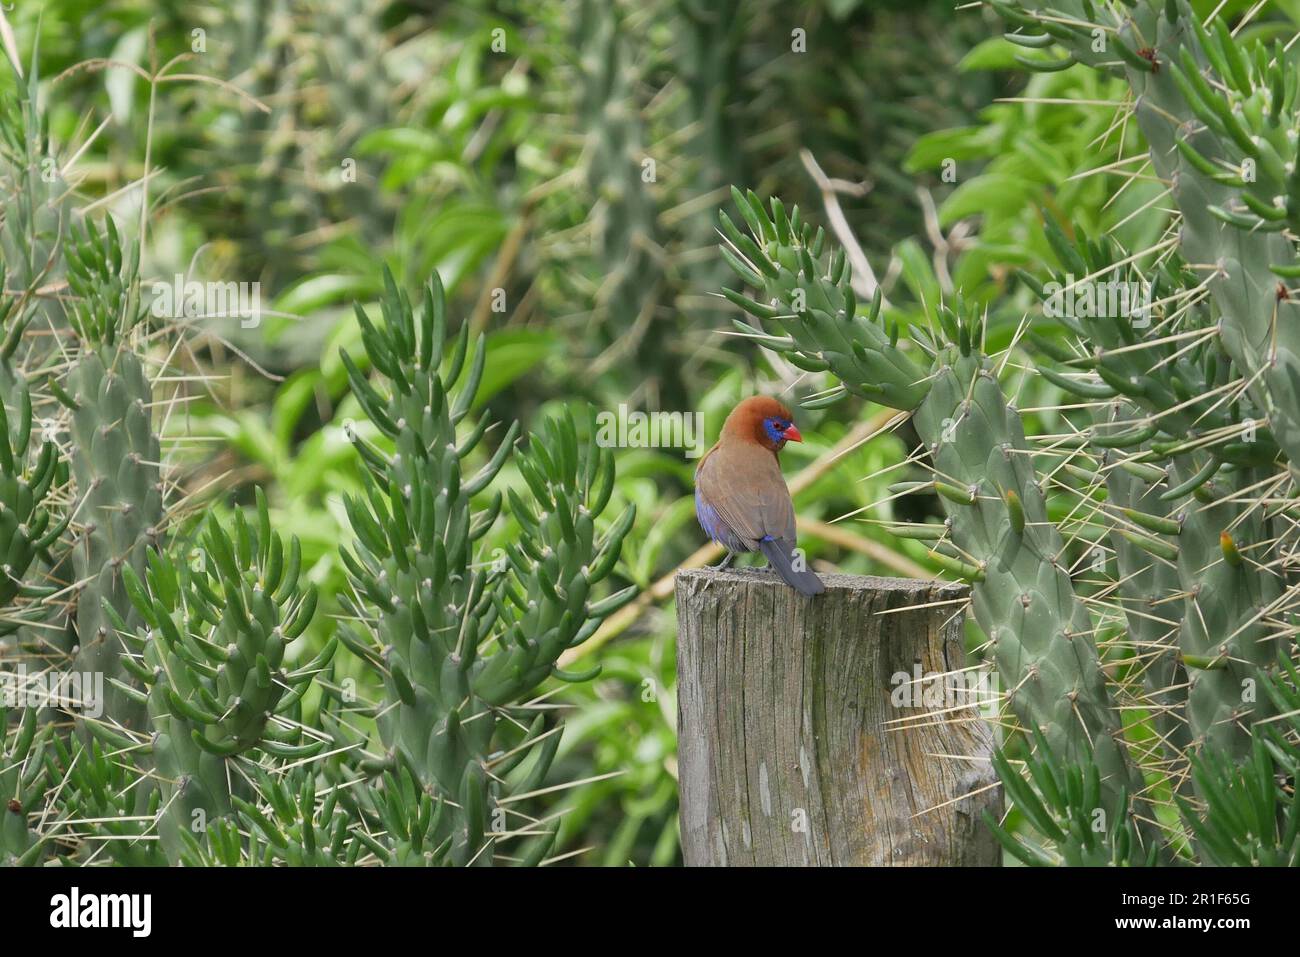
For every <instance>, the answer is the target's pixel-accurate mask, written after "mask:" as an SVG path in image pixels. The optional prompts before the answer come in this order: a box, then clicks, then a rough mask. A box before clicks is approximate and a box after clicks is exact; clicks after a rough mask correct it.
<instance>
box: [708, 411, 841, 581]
mask: <svg viewBox="0 0 1300 957" xmlns="http://www.w3.org/2000/svg"><path fill="white" fill-rule="evenodd" d="M802 441H803V435H802V434H801V433H800V432H799V429H798V428H797V427H796V426H795V424H794V418H793V416H791V414H790V410H789V409H787V408H786V407H785V406H784V405H782V404H781V403H780V402H778V401H777V400H776V399H773V398H771V397H769V396H763V395H757V396H752V397H751V398H748V399H745V400H744V401H743V402H741V403H740V404H739V405H737V406H736V407H735V408H734V409H733V410H732V411H731V414H730V415H729V416H727V420H726V422H724V423H723V424H722V435H721V437H720V438H719V439H718V442H717V444H716V445H714V446H713V448H711V449H709V451H707V452H705V453H704V457H703V458H702V459H700V464H699V465H698V466H696V469H695V516H696V518H698V519H699V522H700V527H701V528H703V529H704V533H705V534H706V535H708V536H709V538H711V539H713V541H715V542H717V543H718V544H719V545H721V546H722V547H723V548H725V549H726V550H727V557H726V558H725V559H723V561H722V563H721V564H720V565H718V566H717V567H718V568H726V567H727V566H728V565H729V564H731V561H732V559H734V558H735V556H736V554H737V553H739V552H755V551H758V552H762V553H763V554H764V555H765V556H766V557H767V561H768V564H769V565H771V567H772V568H773V569H775V570H776V572H777V574H778V575H780V576H781V578H783V579H784V580H785V582H786V584H788V585H790V586H791V587H792V588H794V589H795V591H797V592H799V594H801V595H818V594H821V593H822V592H823V591H825V590H826V586H825V585H824V584H822V580H821V579H820V578H818V577H817V575H816V574H814V573H813V572H812V571H809V570H808V569H806V568H796V567H795V563H794V560H793V559H794V555H793V553H794V549H795V525H794V503H793V502H791V501H790V490H789V489H788V488H787V487H786V484H785V479H784V477H782V475H781V465H780V463H779V461H778V460H777V453H778V452H780V451H781V450H782V449H783V448H785V444H786V443H787V442H802ZM800 564H802V562H800Z"/></svg>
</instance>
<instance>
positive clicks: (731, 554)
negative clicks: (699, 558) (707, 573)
mask: <svg viewBox="0 0 1300 957" xmlns="http://www.w3.org/2000/svg"><path fill="white" fill-rule="evenodd" d="M735 559H736V553H735V552H727V557H726V558H724V559H723V560H722V561H720V562H718V564H716V565H710V566H709V568H711V569H712V570H713V571H715V572H720V571H723V570H724V569H726V568H727V567H729V566H730V565H731V563H732V562H733V561H735Z"/></svg>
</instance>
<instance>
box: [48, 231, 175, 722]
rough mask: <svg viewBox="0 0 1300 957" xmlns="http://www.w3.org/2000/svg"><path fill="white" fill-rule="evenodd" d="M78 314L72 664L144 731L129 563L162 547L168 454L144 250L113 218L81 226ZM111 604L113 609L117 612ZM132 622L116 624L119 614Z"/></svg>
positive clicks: (70, 384)
mask: <svg viewBox="0 0 1300 957" xmlns="http://www.w3.org/2000/svg"><path fill="white" fill-rule="evenodd" d="M65 255H66V256H67V259H68V283H69V286H70V287H71V289H72V291H73V293H74V295H75V297H76V298H75V300H74V307H73V309H71V310H70V311H69V315H68V318H69V321H70V322H71V323H72V324H73V326H74V328H75V329H76V331H77V333H78V335H79V336H80V337H81V340H82V342H83V349H82V352H81V354H80V356H79V357H78V358H77V360H76V362H75V363H74V364H73V367H72V369H71V370H70V371H69V373H68V377H67V382H66V385H65V386H63V387H62V388H60V389H59V391H58V393H57V394H58V395H59V396H60V400H61V401H62V402H63V403H64V404H65V405H66V406H68V408H69V409H70V410H71V413H72V421H71V436H70V438H71V443H72V455H71V464H72V474H73V477H74V479H75V482H76V487H77V489H78V492H79V495H80V498H79V500H78V502H77V506H76V510H75V515H74V517H73V522H74V525H73V528H74V531H76V533H77V543H76V547H75V549H74V550H73V553H72V557H73V569H74V571H75V574H76V577H77V582H78V585H79V593H78V598H77V612H76V627H77V642H78V647H77V650H76V654H75V657H74V660H73V668H74V670H77V671H82V672H95V673H100V674H103V675H104V676H105V681H106V682H111V683H112V690H107V689H106V692H105V693H106V694H107V695H108V697H109V699H110V701H109V705H108V707H107V709H106V710H107V711H108V712H109V713H110V714H112V715H114V716H115V717H116V718H117V720H118V721H119V722H120V724H121V725H122V726H123V727H124V728H130V729H140V728H142V727H143V725H144V709H143V706H142V704H141V703H140V702H138V701H136V700H135V699H134V698H133V697H132V695H131V693H130V690H129V689H130V687H131V684H132V682H131V677H130V675H129V674H128V673H127V672H126V671H125V670H124V666H123V657H124V648H123V646H122V643H121V639H120V637H119V635H118V630H122V631H126V632H131V631H133V630H134V627H135V623H136V618H135V613H134V611H133V610H132V608H131V605H130V602H129V600H128V597H127V593H126V588H125V569H126V568H128V567H130V568H132V569H133V570H134V571H135V572H136V573H137V574H140V573H141V572H142V571H143V566H144V558H145V549H146V547H147V546H148V545H150V544H153V545H157V544H159V542H160V534H161V528H162V523H163V496H162V481H161V475H160V469H159V464H160V462H161V459H162V453H161V449H160V446H159V442H158V437H157V435H156V434H155V433H154V431H153V423H152V408H153V389H152V387H151V385H150V382H149V377H148V375H147V374H146V372H145V369H144V365H143V363H142V362H141V361H140V357H139V356H138V355H136V353H135V352H134V351H133V349H132V346H131V342H130V338H129V337H130V334H131V331H132V330H133V329H134V328H135V325H136V323H137V322H138V321H139V320H140V318H141V314H142V310H141V309H140V304H139V290H138V277H137V272H138V265H139V253H138V247H135V246H132V248H131V250H130V251H128V252H124V251H123V248H122V242H121V240H120V239H119V237H118V235H117V230H116V227H115V226H114V224H113V221H112V220H111V219H110V220H109V221H108V226H107V229H106V231H105V232H104V233H102V234H101V233H100V232H99V230H98V229H97V228H96V227H94V226H93V225H92V224H87V227H86V229H85V230H84V231H74V232H73V233H72V235H71V238H70V242H69V245H68V248H67V249H66V250H65ZM110 610H111V611H110ZM113 611H115V612H116V614H117V615H118V616H119V617H120V618H121V619H122V621H123V622H124V625H125V627H124V628H121V629H114V627H113V622H112V619H111V618H110V614H111V612H113Z"/></svg>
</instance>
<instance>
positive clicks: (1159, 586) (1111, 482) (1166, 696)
mask: <svg viewBox="0 0 1300 957" xmlns="http://www.w3.org/2000/svg"><path fill="white" fill-rule="evenodd" d="M1133 411H1134V410H1133V407H1132V406H1131V405H1127V404H1126V403H1116V404H1114V405H1112V406H1111V407H1110V409H1109V420H1110V423H1111V424H1112V426H1113V425H1114V423H1116V422H1125V421H1127V420H1128V419H1129V418H1131V415H1132V413H1133ZM1112 459H1114V461H1112ZM1125 464H1126V463H1125V462H1124V461H1123V459H1122V457H1121V456H1119V455H1118V454H1116V453H1115V452H1113V451H1109V450H1108V451H1107V452H1106V454H1105V456H1104V457H1103V460H1102V466H1103V468H1104V470H1105V476H1106V493H1107V500H1108V503H1109V506H1110V509H1111V514H1110V516H1109V518H1110V520H1111V522H1113V524H1112V527H1111V529H1110V534H1109V541H1110V545H1111V547H1112V548H1113V549H1114V551H1115V559H1116V565H1117V567H1118V576H1117V582H1118V592H1119V596H1120V600H1121V603H1122V606H1123V611H1124V621H1125V625H1126V627H1127V633H1128V638H1127V644H1128V646H1129V647H1130V649H1131V650H1132V652H1133V656H1134V658H1135V659H1136V660H1137V662H1138V664H1137V668H1138V671H1139V673H1140V675H1141V680H1142V685H1143V689H1144V695H1145V697H1144V703H1145V704H1146V705H1147V706H1148V707H1149V708H1151V710H1152V712H1153V714H1154V720H1155V725H1156V729H1157V731H1158V733H1159V736H1160V742H1161V750H1162V751H1163V753H1164V755H1165V760H1164V768H1163V770H1164V771H1166V772H1167V773H1171V774H1172V773H1177V771H1179V770H1180V769H1181V767H1182V764H1183V761H1184V760H1185V755H1186V753H1187V746H1188V745H1189V744H1190V743H1191V740H1192V735H1191V733H1190V731H1189V730H1188V726H1187V721H1186V718H1185V717H1184V715H1183V713H1182V712H1183V708H1182V706H1183V702H1184V700H1185V697H1186V691H1185V687H1186V683H1187V672H1186V669H1185V668H1184V667H1183V663H1182V660H1181V657H1180V654H1179V646H1178V636H1179V629H1180V626H1181V624H1182V615H1183V602H1182V600H1181V598H1180V596H1181V594H1182V587H1181V582H1180V579H1179V576H1178V568H1177V565H1176V563H1174V562H1171V561H1170V560H1169V559H1167V558H1162V557H1159V556H1156V555H1154V554H1152V552H1151V551H1150V549H1149V548H1144V547H1142V546H1141V545H1138V544H1136V543H1135V541H1134V536H1135V535H1148V536H1149V535H1153V534H1155V527H1154V526H1157V525H1161V524H1163V523H1164V522H1169V523H1171V524H1172V528H1170V527H1165V528H1164V531H1165V532H1166V533H1169V532H1171V531H1175V530H1178V529H1179V528H1180V526H1179V524H1178V522H1177V519H1176V517H1175V512H1174V509H1173V507H1172V506H1171V505H1170V503H1168V502H1165V501H1162V500H1161V497H1160V495H1161V492H1162V491H1163V490H1164V488H1165V486H1164V485H1159V484H1149V483H1147V482H1145V481H1143V480H1142V479H1141V478H1139V477H1138V475H1136V474H1135V470H1132V469H1128V468H1125V467H1124V466H1125ZM1126 532H1127V533H1129V534H1126Z"/></svg>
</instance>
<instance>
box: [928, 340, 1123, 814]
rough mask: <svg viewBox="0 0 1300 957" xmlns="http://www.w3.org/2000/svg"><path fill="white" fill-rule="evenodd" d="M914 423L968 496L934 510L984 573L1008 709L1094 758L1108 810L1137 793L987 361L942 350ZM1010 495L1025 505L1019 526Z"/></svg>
mask: <svg viewBox="0 0 1300 957" xmlns="http://www.w3.org/2000/svg"><path fill="white" fill-rule="evenodd" d="M968 328H969V327H968ZM974 331H975V330H974V329H971V330H970V332H971V334H974ZM914 421H915V423H916V428H917V432H918V433H919V434H920V435H921V438H922V440H923V441H924V442H925V444H926V447H927V448H928V449H929V451H930V454H931V457H932V459H933V467H934V470H935V474H936V475H937V476H938V477H940V478H941V479H942V480H944V481H946V482H950V483H952V484H953V485H955V486H957V487H959V488H961V489H963V490H966V491H968V492H969V494H970V495H971V500H970V504H967V505H958V504H957V503H955V502H952V503H949V502H947V501H945V505H944V508H945V510H946V511H947V513H948V516H949V518H950V519H951V521H952V541H953V544H954V545H955V546H956V547H957V549H958V550H960V552H961V553H962V554H963V555H964V556H966V561H968V562H971V563H973V564H974V565H975V566H976V567H977V568H978V569H979V570H980V572H981V573H982V580H980V581H979V582H978V583H976V584H975V585H974V586H973V589H972V597H973V610H974V613H975V620H976V621H977V622H978V623H979V625H980V627H981V628H982V629H983V630H984V633H985V634H987V635H988V636H989V639H990V640H991V642H992V645H993V653H994V659H995V660H996V662H997V665H998V670H999V672H1000V674H1001V676H1002V680H1003V681H1004V682H1005V683H1006V691H1007V695H1008V699H1009V701H1010V703H1011V706H1012V708H1013V710H1014V711H1015V712H1016V714H1017V716H1018V717H1019V718H1020V719H1021V721H1022V722H1024V724H1025V725H1026V726H1028V727H1032V728H1038V729H1040V730H1041V731H1042V733H1043V734H1044V736H1045V738H1046V740H1047V742H1048V744H1049V746H1050V747H1051V748H1052V751H1053V753H1054V754H1056V755H1057V756H1059V757H1061V758H1062V759H1063V760H1067V761H1079V760H1080V759H1081V758H1082V757H1083V756H1084V755H1085V754H1093V755H1094V759H1095V761H1096V763H1097V766H1098V768H1099V769H1100V771H1101V775H1102V783H1103V790H1104V792H1105V794H1106V797H1107V806H1110V802H1111V799H1113V797H1114V795H1115V794H1117V793H1118V791H1119V789H1121V788H1126V789H1127V790H1128V793H1130V794H1136V793H1138V792H1139V791H1141V789H1142V784H1141V778H1140V777H1139V776H1138V775H1137V774H1136V773H1135V772H1134V771H1133V770H1132V769H1131V768H1130V766H1129V763H1128V761H1127V758H1126V755H1125V753H1124V751H1123V748H1122V744H1121V740H1120V739H1121V737H1122V733H1123V729H1122V726H1121V724H1120V721H1119V719H1118V716H1117V713H1116V711H1115V709H1114V707H1113V705H1112V704H1111V701H1110V694H1109V691H1108V690H1107V687H1106V680H1105V676H1104V674H1103V673H1102V670H1101V665H1100V662H1099V660H1098V655H1097V647H1096V644H1095V638H1094V635H1093V625H1092V621H1091V618H1090V616H1089V614H1088V611H1087V609H1086V608H1085V607H1084V606H1083V605H1082V603H1080V602H1079V601H1078V599H1077V598H1076V596H1075V593H1074V587H1073V584H1072V583H1071V580H1070V576H1069V573H1068V572H1067V570H1066V568H1065V566H1064V560H1065V543H1064V542H1063V541H1062V539H1061V537H1060V535H1059V533H1058V532H1057V531H1056V528H1055V526H1053V525H1052V524H1051V523H1050V522H1049V521H1048V518H1047V512H1046V505H1045V502H1044V499H1043V495H1042V492H1041V491H1040V489H1039V487H1038V483H1037V479H1036V474H1035V472H1034V466H1033V460H1032V458H1031V455H1030V452H1029V446H1028V444H1027V443H1026V441H1025V437H1024V431H1023V428H1022V426H1021V423H1020V416H1019V414H1017V413H1016V412H1014V411H1013V410H1011V409H1010V408H1008V406H1007V404H1006V400H1005V399H1004V398H1003V395H1002V390H1001V387H1000V386H999V385H998V383H997V380H996V378H995V377H994V376H993V374H992V372H991V371H990V370H989V369H988V367H987V361H986V360H984V359H982V358H981V357H979V356H978V355H976V354H974V353H973V352H970V351H968V352H967V353H966V354H964V355H963V354H962V353H961V351H960V350H959V349H957V348H947V349H944V350H943V351H942V352H941V354H940V365H939V367H938V370H937V371H936V373H935V375H934V378H933V384H932V386H931V389H930V394H929V395H928V396H927V398H926V400H925V401H924V402H923V403H922V404H921V407H920V409H918V410H917V412H916V416H915V419H914ZM1009 496H1014V497H1015V498H1017V499H1018V500H1019V504H1018V506H1017V507H1018V508H1019V509H1021V510H1022V511H1023V516H1024V520H1023V522H1021V523H1014V525H1018V526H1019V530H1017V528H1016V527H1014V526H1013V522H1012V521H1011V518H1010V515H1009V506H1008V504H1007V502H1008V498H1009Z"/></svg>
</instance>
